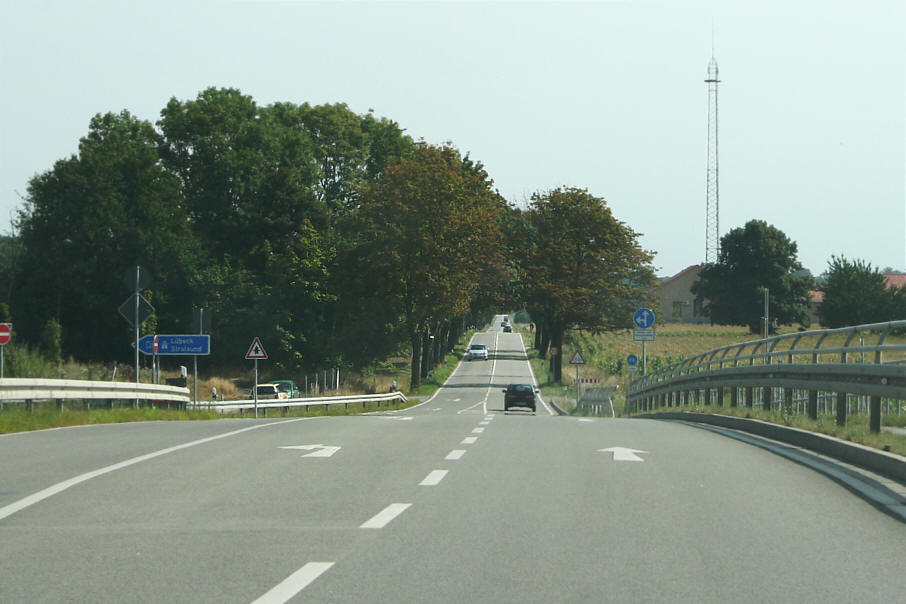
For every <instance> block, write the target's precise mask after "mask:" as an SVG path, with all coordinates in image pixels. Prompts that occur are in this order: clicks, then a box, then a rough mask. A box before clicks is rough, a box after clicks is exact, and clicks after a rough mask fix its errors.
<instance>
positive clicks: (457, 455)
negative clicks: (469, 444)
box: [444, 449, 466, 461]
mask: <svg viewBox="0 0 906 604" xmlns="http://www.w3.org/2000/svg"><path fill="white" fill-rule="evenodd" d="M465 454H466V450H465V449H453V450H452V451H450V453H449V454H448V455H447V456H446V457H445V458H444V459H448V460H450V461H456V460H457V459H462V456H463V455H465Z"/></svg>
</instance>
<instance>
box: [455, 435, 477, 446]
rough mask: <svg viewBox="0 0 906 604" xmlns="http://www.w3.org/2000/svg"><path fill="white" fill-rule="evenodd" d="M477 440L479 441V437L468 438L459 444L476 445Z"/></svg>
mask: <svg viewBox="0 0 906 604" xmlns="http://www.w3.org/2000/svg"><path fill="white" fill-rule="evenodd" d="M476 440H478V437H477V436H466V437H465V438H464V439H462V442H461V443H459V444H461V445H471V444H474V443H475V441H476Z"/></svg>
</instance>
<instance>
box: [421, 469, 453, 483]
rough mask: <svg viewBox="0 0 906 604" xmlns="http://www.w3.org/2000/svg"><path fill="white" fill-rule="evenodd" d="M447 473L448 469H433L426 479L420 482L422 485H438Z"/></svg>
mask: <svg viewBox="0 0 906 604" xmlns="http://www.w3.org/2000/svg"><path fill="white" fill-rule="evenodd" d="M446 475H447V470H432V471H431V473H430V474H428V475H427V476H425V479H424V480H422V481H421V482H420V483H418V486H420V487H436V486H437V485H438V484H440V481H441V480H443V479H444V476H446Z"/></svg>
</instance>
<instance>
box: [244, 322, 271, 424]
mask: <svg viewBox="0 0 906 604" xmlns="http://www.w3.org/2000/svg"><path fill="white" fill-rule="evenodd" d="M245 358H246V359H249V360H252V359H254V361H255V385H254V386H253V387H252V392H253V393H254V395H255V419H258V359H266V358H267V353H266V352H265V351H264V346H262V345H261V339H260V338H259V337H258V336H255V339H254V340H252V345H251V346H249V349H248V352H246V353H245Z"/></svg>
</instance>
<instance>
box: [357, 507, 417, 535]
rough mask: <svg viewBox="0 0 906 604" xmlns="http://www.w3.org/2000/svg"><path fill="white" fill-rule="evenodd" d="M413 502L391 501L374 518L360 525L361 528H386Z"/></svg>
mask: <svg viewBox="0 0 906 604" xmlns="http://www.w3.org/2000/svg"><path fill="white" fill-rule="evenodd" d="M411 505H412V504H411V503H391V504H390V505H388V506H387V507H385V508H384V509H383V510H381V511H380V512H378V513H377V514H376V515H375V516H374V518H372V519H371V520H369V521H368V522H366V523H365V524H363V525H362V526H360V527H359V528H367V529H379V528H384V527H385V526H387V525H388V524H390V521H391V520H393V519H394V518H396V517H397V516H399V515H400V514H402V513H403V512H405V511H406V509H408V508H409V506H411Z"/></svg>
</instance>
